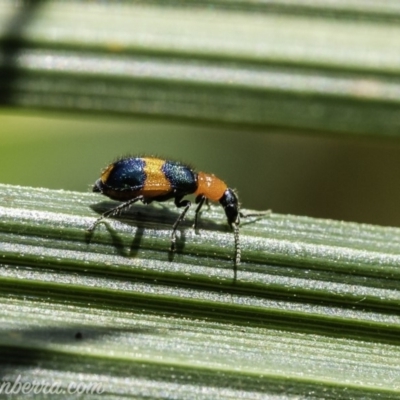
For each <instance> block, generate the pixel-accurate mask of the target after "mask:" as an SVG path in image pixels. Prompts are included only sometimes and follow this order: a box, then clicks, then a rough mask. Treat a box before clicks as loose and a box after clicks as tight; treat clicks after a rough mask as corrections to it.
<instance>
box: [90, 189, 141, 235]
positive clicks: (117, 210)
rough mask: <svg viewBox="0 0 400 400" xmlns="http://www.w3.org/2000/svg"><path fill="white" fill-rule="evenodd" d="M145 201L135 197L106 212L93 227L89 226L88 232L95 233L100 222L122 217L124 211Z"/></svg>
mask: <svg viewBox="0 0 400 400" xmlns="http://www.w3.org/2000/svg"><path fill="white" fill-rule="evenodd" d="M143 199H144V197H143V196H137V197H134V198H133V199H130V200H128V201H126V202H125V203H122V204H120V205H119V206H117V207H114V208H112V209H111V210H108V211H106V212H105V213H103V214H102V215H101V216H100V217H99V218H97V219H96V221H94V222H93V224H92V225H90V226H89V228H88V231H89V232H93V231H94V229H95V228H96V226H97V225H98V224H99V222H101V221H102V220H103V219H105V218H108V217H115V216H117V215H120V214H121V212H122V211H123V210H125V209H127V208H129V207H130V206H131V205H132V204H134V203H136V202H138V201H140V200H142V201H143Z"/></svg>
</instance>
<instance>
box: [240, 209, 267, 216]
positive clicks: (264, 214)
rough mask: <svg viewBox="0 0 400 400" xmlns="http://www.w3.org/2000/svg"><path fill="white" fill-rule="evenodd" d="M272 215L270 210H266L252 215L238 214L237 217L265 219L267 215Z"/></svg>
mask: <svg viewBox="0 0 400 400" xmlns="http://www.w3.org/2000/svg"><path fill="white" fill-rule="evenodd" d="M271 213H272V210H267V211H262V212H259V213H254V214H243V213H242V212H239V215H240V216H241V218H248V217H266V216H267V215H270V214H271Z"/></svg>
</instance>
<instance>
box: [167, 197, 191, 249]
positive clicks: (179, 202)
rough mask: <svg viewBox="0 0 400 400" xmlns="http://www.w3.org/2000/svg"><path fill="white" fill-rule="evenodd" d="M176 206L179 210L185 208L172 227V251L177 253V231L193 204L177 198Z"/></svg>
mask: <svg viewBox="0 0 400 400" xmlns="http://www.w3.org/2000/svg"><path fill="white" fill-rule="evenodd" d="M175 205H176V206H177V207H178V208H181V207H185V208H184V210H183V211H182V212H181V214H180V215H179V217H178V218H177V220H176V221H175V223H174V225H172V233H171V249H170V250H171V251H175V243H176V230H177V229H178V226H179V224H180V223H181V222H182V221H183V220H184V218H185V215H186V213H187V211H188V210H189V208H190V206H191V205H192V203H191V202H190V201H189V200H182V197H175Z"/></svg>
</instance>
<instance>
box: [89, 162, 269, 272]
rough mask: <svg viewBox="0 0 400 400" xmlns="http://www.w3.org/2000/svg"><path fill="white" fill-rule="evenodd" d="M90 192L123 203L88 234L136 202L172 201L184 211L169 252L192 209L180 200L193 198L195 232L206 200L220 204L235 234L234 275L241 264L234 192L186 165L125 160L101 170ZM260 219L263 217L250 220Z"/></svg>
mask: <svg viewBox="0 0 400 400" xmlns="http://www.w3.org/2000/svg"><path fill="white" fill-rule="evenodd" d="M93 192H98V193H101V194H104V195H105V196H107V197H109V198H110V199H112V200H117V201H121V202H123V203H122V204H120V205H119V206H117V207H115V208H113V209H111V210H108V211H106V212H105V213H104V214H102V216H101V217H99V218H98V219H97V220H96V221H95V222H94V223H93V224H92V225H91V226H90V228H89V229H88V230H89V231H93V230H94V229H95V227H96V226H97V224H98V223H99V222H100V221H101V220H102V219H103V218H107V217H110V216H117V215H119V214H120V213H121V212H122V211H123V210H125V209H127V208H128V207H130V206H131V205H132V204H134V203H136V202H138V201H141V202H143V203H144V204H150V203H152V202H153V201H166V200H170V199H174V201H175V205H176V206H177V207H178V208H183V211H182V212H181V214H180V215H179V217H178V218H177V220H176V221H175V223H174V225H173V226H172V234H171V251H174V249H175V243H176V231H177V229H178V226H179V224H180V223H181V222H182V220H183V219H184V218H185V215H186V213H187V211H188V210H189V208H190V206H191V202H190V201H189V200H183V197H185V196H186V195H189V194H194V195H195V196H196V200H195V202H196V204H198V206H197V208H196V214H195V220H194V228H195V229H196V228H197V223H198V217H199V213H200V210H201V207H202V206H203V204H204V203H205V202H206V201H208V200H211V201H215V202H219V203H220V204H221V205H222V207H223V208H224V210H225V214H226V217H227V219H228V224H229V226H230V227H231V228H232V229H233V233H234V239H235V258H234V267H235V271H236V268H237V266H238V265H239V264H240V257H241V252H240V242H239V224H240V217H245V216H244V215H243V214H242V213H241V212H240V211H239V207H240V205H239V200H238V197H237V195H236V194H235V192H234V191H233V190H232V189H230V188H228V186H227V185H226V184H225V183H224V182H223V181H222V180H221V179H219V178H217V177H216V176H215V175H213V174H206V173H204V172H195V171H194V170H193V169H192V168H191V167H189V166H188V165H186V164H182V163H180V162H176V161H169V160H163V159H160V158H155V157H126V158H121V159H119V160H117V161H115V162H114V163H112V164H110V165H109V166H108V167H107V168H105V169H104V170H103V172H102V174H101V177H100V179H98V180H97V181H96V183H95V184H94V186H93ZM259 215H264V214H253V215H251V216H259ZM246 216H248V215H246Z"/></svg>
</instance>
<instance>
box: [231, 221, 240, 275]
mask: <svg viewBox="0 0 400 400" xmlns="http://www.w3.org/2000/svg"><path fill="white" fill-rule="evenodd" d="M232 228H233V237H234V239H235V259H234V262H233V268H234V273H235V276H234V282H236V279H237V268H238V266H239V265H240V258H241V255H242V252H241V248H240V241H239V225H238V224H232Z"/></svg>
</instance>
